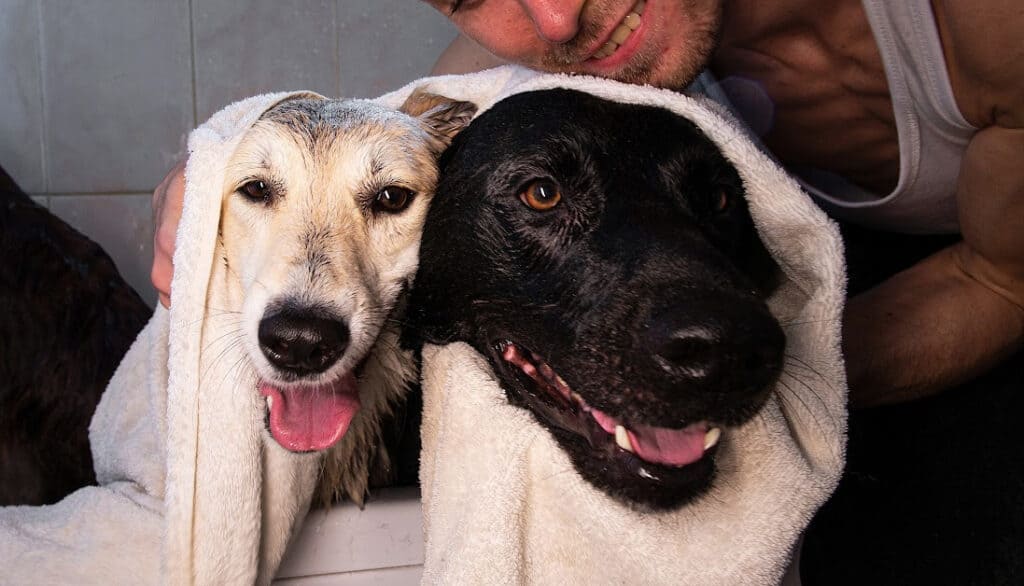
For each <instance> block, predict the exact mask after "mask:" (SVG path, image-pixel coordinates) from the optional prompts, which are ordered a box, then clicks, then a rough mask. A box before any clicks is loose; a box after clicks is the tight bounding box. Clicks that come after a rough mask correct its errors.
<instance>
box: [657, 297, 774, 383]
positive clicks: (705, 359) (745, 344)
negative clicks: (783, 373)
mask: <svg viewBox="0 0 1024 586" xmlns="http://www.w3.org/2000/svg"><path fill="white" fill-rule="evenodd" d="M647 338H648V344H649V347H650V348H651V351H652V354H653V356H654V360H655V361H656V362H657V363H658V365H659V366H660V367H661V368H662V369H663V370H664V371H665V372H666V373H667V374H669V375H670V376H671V377H672V378H674V379H675V380H676V381H677V382H679V383H680V384H682V385H684V386H685V387H686V388H689V389H692V390H694V391H697V392H708V393H715V394H721V393H724V394H737V393H738V394H750V393H757V392H760V391H762V390H763V389H764V387H765V386H767V385H768V384H769V383H771V382H772V381H773V380H774V378H775V376H777V374H778V372H779V370H780V367H781V362H782V355H783V352H784V349H785V336H784V334H783V333H782V329H781V328H780V327H779V325H778V323H777V322H776V321H775V319H774V318H772V316H771V314H770V313H769V312H768V311H767V309H766V308H763V307H762V306H761V305H760V304H755V303H751V302H745V301H741V300H735V299H722V300H716V299H704V300H690V301H688V302H687V303H685V304H684V305H682V306H680V309H679V310H676V311H674V310H671V309H669V310H666V311H661V312H659V313H658V314H657V315H656V316H654V318H653V319H652V321H651V325H650V327H648V329H647Z"/></svg>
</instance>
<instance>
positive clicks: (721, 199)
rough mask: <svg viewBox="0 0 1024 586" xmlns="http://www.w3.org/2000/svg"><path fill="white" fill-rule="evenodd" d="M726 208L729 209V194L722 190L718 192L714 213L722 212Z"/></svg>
mask: <svg viewBox="0 0 1024 586" xmlns="http://www.w3.org/2000/svg"><path fill="white" fill-rule="evenodd" d="M727 207H729V194H728V193H726V192H725V190H724V189H723V190H722V191H719V192H718V201H716V202H715V211H716V212H724V211H725V208H727Z"/></svg>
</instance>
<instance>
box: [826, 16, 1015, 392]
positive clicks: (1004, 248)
mask: <svg viewBox="0 0 1024 586" xmlns="http://www.w3.org/2000/svg"><path fill="white" fill-rule="evenodd" d="M986 4H989V5H990V6H989V7H988V8H989V9H988V10H986V9H979V8H978V7H977V6H975V5H973V4H972V5H971V6H964V5H962V4H959V3H956V2H935V3H933V5H934V6H935V8H936V14H937V17H938V22H939V27H940V30H942V32H943V35H942V36H943V41H944V43H945V44H946V45H945V48H946V54H947V55H946V56H947V62H948V64H949V68H950V76H951V79H952V81H953V85H954V91H955V93H956V97H957V102H958V103H959V104H960V107H961V110H962V111H963V113H964V116H965V117H966V118H967V119H968V120H969V121H970V122H971V123H972V124H974V125H975V126H978V127H979V128H981V130H980V131H979V132H978V133H977V134H976V135H975V136H974V137H973V138H972V140H971V142H970V144H969V145H968V148H967V151H966V153H965V156H964V160H963V162H962V164H961V170H960V179H959V184H958V186H957V204H958V209H959V216H960V227H961V231H962V235H963V241H962V242H960V243H958V244H956V245H954V246H952V247H950V248H948V249H945V250H942V251H940V252H938V253H936V254H935V255H933V256H931V257H929V258H927V259H925V260H924V261H922V262H920V263H918V264H917V265H915V266H913V267H911V268H910V269H908V270H906V271H904V272H902V273H899V274H897V275H896V276H894V277H893V278H891V279H889V280H888V281H886V282H884V283H882V284H881V285H879V286H878V287H876V288H875V289H872V290H871V291H868V292H867V293H865V294H863V295H859V296H857V297H856V298H853V299H851V300H850V302H849V306H848V309H847V312H846V323H845V331H844V350H845V354H846V358H847V365H848V369H849V376H850V390H851V402H852V404H853V405H854V406H860V407H864V406H871V405H878V404H884V403H893V402H897V401H901V400H906V399H912V398H915V397H920V396H925V395H929V394H932V393H935V392H938V391H940V390H943V389H945V388H948V387H950V386H953V385H955V384H957V383H961V382H964V381H966V380H969V379H970V378H972V377H974V376H976V375H978V374H980V373H982V372H984V371H985V370H987V369H988V368H990V367H992V366H994V365H995V364H996V363H998V362H999V361H1000V360H1002V359H1003V358H1006V357H1007V356H1009V355H1011V354H1012V353H1013V352H1015V351H1017V350H1019V349H1020V348H1021V347H1022V346H1024V45H1022V43H1020V35H1021V32H1022V31H1024V10H1021V9H1020V8H1019V7H1018V6H1019V4H1017V3H1016V2H1014V1H1013V0H990V1H989V2H987V3H986Z"/></svg>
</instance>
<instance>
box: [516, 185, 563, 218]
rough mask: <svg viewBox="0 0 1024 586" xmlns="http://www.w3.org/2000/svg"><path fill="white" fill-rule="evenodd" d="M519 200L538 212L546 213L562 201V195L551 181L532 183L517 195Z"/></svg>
mask: <svg viewBox="0 0 1024 586" xmlns="http://www.w3.org/2000/svg"><path fill="white" fill-rule="evenodd" d="M519 199H521V200H523V203H525V204H526V205H528V206H530V208H531V209H534V210H537V211H538V212H546V211H547V210H550V209H551V208H553V207H555V206H556V205H558V202H560V201H562V193H561V192H560V191H558V186H557V185H555V184H554V183H553V182H551V181H534V182H533V183H531V184H529V185H527V186H526V189H525V190H524V191H523V192H522V193H520V194H519Z"/></svg>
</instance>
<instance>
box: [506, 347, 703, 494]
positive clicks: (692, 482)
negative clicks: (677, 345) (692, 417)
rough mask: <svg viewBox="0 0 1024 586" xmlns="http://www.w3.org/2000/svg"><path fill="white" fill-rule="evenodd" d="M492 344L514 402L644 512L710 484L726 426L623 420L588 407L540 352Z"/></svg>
mask: <svg viewBox="0 0 1024 586" xmlns="http://www.w3.org/2000/svg"><path fill="white" fill-rule="evenodd" d="M490 349H491V352H490V356H491V360H492V363H493V364H494V365H495V367H496V370H497V371H498V375H499V377H500V378H501V379H502V380H503V382H504V383H505V384H504V385H503V386H504V388H505V391H506V395H507V396H508V399H509V401H510V402H511V403H512V404H514V405H517V406H520V407H524V408H526V409H528V410H529V411H530V412H532V413H533V415H534V417H535V418H536V419H537V421H538V422H539V423H540V424H541V425H543V426H544V427H546V428H547V429H548V430H549V431H550V432H551V434H552V435H553V436H554V438H555V439H556V440H557V441H558V443H559V445H560V446H561V448H562V449H563V450H564V451H565V452H566V453H567V454H568V455H569V458H570V460H571V461H572V463H573V466H574V467H575V468H576V470H577V471H578V472H579V473H580V475H581V476H582V477H583V478H584V479H585V480H586V481H587V482H589V483H591V484H592V485H594V486H595V487H597V488H598V489H600V490H602V491H604V492H605V493H606V494H608V495H609V496H611V497H613V498H615V499H617V500H619V501H620V502H622V503H624V504H626V505H627V506H630V507H633V508H636V509H639V510H650V511H664V510H671V509H676V508H679V507H682V506H684V505H686V504H688V503H690V502H692V501H693V500H695V499H697V498H698V497H699V496H701V495H702V494H704V493H706V492H707V491H708V490H709V489H710V488H711V486H712V484H713V481H714V478H715V455H716V453H717V450H718V442H719V440H720V438H721V435H722V430H723V427H721V426H717V425H713V424H711V423H709V422H707V421H697V422H694V423H692V424H690V425H687V426H685V427H683V428H679V429H670V428H659V427H654V426H649V425H643V423H642V422H637V421H630V422H625V421H619V420H618V419H616V418H615V417H613V416H611V415H609V414H607V413H604V412H602V411H600V410H598V409H595V408H592V407H591V406H589V405H588V404H587V403H586V401H585V400H584V399H583V398H582V397H581V396H580V395H579V394H577V393H575V392H574V391H573V390H572V389H571V388H569V386H568V384H566V382H565V381H564V380H563V379H562V377H561V376H559V375H558V373H556V372H555V371H554V370H553V369H552V368H551V367H550V366H549V365H548V364H547V363H546V362H545V361H544V359H543V358H542V357H541V356H538V355H536V354H534V353H532V352H530V351H529V350H528V349H526V348H524V347H522V346H518V345H516V344H515V343H513V342H509V341H501V342H497V343H495V344H492V345H491V346H490Z"/></svg>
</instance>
